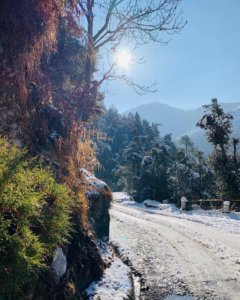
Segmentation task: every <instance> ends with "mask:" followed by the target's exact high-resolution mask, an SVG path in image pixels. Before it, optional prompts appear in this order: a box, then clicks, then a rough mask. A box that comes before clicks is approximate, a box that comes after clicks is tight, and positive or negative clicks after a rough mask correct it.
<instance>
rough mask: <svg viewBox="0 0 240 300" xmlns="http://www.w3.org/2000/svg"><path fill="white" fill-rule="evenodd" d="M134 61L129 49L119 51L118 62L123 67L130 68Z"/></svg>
mask: <svg viewBox="0 0 240 300" xmlns="http://www.w3.org/2000/svg"><path fill="white" fill-rule="evenodd" d="M132 62H133V56H132V53H131V52H130V51H129V50H128V49H123V50H121V51H119V52H118V53H117V55H116V64H117V65H118V66H119V67H120V68H122V69H128V68H129V67H130V66H131V64H132Z"/></svg>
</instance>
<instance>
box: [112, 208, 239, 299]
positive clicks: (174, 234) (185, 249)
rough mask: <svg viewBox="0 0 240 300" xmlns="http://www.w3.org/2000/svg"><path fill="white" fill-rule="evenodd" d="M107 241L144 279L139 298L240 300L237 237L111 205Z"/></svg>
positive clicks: (212, 229)
mask: <svg viewBox="0 0 240 300" xmlns="http://www.w3.org/2000/svg"><path fill="white" fill-rule="evenodd" d="M110 235H111V239H112V240H113V241H115V242H117V243H118V244H119V245H120V247H122V249H124V254H125V255H126V256H128V257H129V259H130V261H131V262H132V264H133V267H134V268H135V269H137V270H138V271H139V272H140V273H141V274H143V277H144V278H145V279H146V290H145V291H144V292H143V293H142V299H146V300H147V299H151V300H152V299H159V300H160V299H164V298H165V297H166V296H167V295H171V294H175V295H186V294H190V295H192V296H193V298H194V299H210V300H211V299H216V300H223V299H226V300H239V299H240V235H239V234H236V233H235V234H234V233H231V232H227V231H226V230H225V229H224V228H223V229H222V230H221V229H219V228H214V227H213V226H211V225H208V224H202V223H199V222H194V221H189V220H185V219H179V218H176V217H174V216H172V217H171V216H162V215H155V214H151V213H149V212H145V211H142V210H139V209H137V208H133V207H124V206H123V205H120V204H114V205H113V208H112V210H111V233H110Z"/></svg>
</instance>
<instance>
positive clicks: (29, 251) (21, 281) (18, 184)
mask: <svg viewBox="0 0 240 300" xmlns="http://www.w3.org/2000/svg"><path fill="white" fill-rule="evenodd" d="M71 205H72V198H71V196H70V195H69V190H68V189H67V188H66V187H65V186H63V185H60V184H57V183H56V182H55V180H54V178H53V175H52V173H51V171H50V170H48V169H43V168H41V167H40V165H39V164H38V162H37V160H36V159H32V160H29V159H27V158H26V153H25V152H24V151H23V150H20V149H18V148H16V147H12V146H9V145H8V143H7V142H6V141H5V140H4V139H0V294H1V296H2V297H4V299H5V298H6V299H9V298H10V299H11V298H13V297H14V295H20V294H21V291H22V289H23V288H24V286H25V285H27V284H28V282H30V280H31V282H32V281H33V280H34V278H35V279H36V278H37V275H38V272H39V271H40V270H42V269H43V268H45V267H46V266H47V262H48V261H50V259H51V258H52V255H53V252H54V249H55V247H56V245H62V244H64V243H66V242H67V239H68V237H69V232H70V230H71V228H70V210H71ZM1 299H2V298H1ZM14 299H15V298H14Z"/></svg>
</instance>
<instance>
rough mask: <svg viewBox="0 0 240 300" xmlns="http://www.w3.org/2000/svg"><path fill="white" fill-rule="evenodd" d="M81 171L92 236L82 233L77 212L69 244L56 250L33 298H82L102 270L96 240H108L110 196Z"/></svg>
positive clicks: (108, 190) (87, 174) (97, 180)
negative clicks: (50, 266)
mask: <svg viewBox="0 0 240 300" xmlns="http://www.w3.org/2000/svg"><path fill="white" fill-rule="evenodd" d="M81 172H82V173H83V175H84V177H85V180H86V195H87V198H88V218H89V223H90V227H91V231H92V233H91V232H89V231H83V229H82V226H81V222H80V219H79V214H78V212H76V214H75V215H74V220H73V224H74V228H73V233H72V239H71V241H70V244H69V245H68V246H67V247H65V248H64V249H61V248H60V247H58V248H57V249H56V252H55V257H54V260H53V262H52V269H53V270H52V271H50V272H47V273H44V274H42V276H41V278H40V280H39V283H38V286H37V288H36V290H35V293H34V294H35V295H34V296H33V297H31V298H32V299H38V300H44V299H78V300H81V299H84V296H83V292H84V290H85V289H86V288H87V287H88V285H89V284H90V283H91V282H92V281H94V280H96V279H97V278H99V277H100V276H101V275H102V273H103V271H104V269H105V263H104V261H103V260H102V258H101V255H100V252H99V249H98V246H97V244H96V238H97V239H103V240H108V239H109V221H110V217H109V211H108V209H109V207H110V204H111V201H112V193H111V191H110V189H109V188H108V186H107V184H106V183H104V182H103V181H100V180H99V179H97V178H96V177H95V176H94V175H92V174H91V173H89V172H88V171H86V170H81Z"/></svg>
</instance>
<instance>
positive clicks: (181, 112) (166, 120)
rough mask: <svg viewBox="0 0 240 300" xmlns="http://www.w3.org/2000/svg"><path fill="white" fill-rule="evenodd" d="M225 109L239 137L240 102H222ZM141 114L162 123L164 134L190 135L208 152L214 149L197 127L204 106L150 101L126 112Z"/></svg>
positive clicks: (201, 148) (198, 145) (200, 147)
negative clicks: (231, 115) (193, 107)
mask: <svg viewBox="0 0 240 300" xmlns="http://www.w3.org/2000/svg"><path fill="white" fill-rule="evenodd" d="M220 104H221V106H222V108H223V109H224V111H226V112H229V113H232V114H233V116H234V120H233V133H234V136H237V137H239V129H240V127H239V123H238V116H239V111H240V108H239V107H240V103H239V102H235V103H220ZM129 112H131V113H133V114H135V113H136V112H138V113H139V115H140V116H141V117H142V118H144V119H146V120H148V121H149V122H150V123H151V122H154V123H157V124H161V125H160V126H161V127H160V130H161V132H162V134H169V133H171V134H172V138H173V140H174V141H176V140H178V139H179V138H180V137H181V136H183V135H188V136H189V137H190V138H191V139H192V141H193V142H194V144H195V145H196V146H197V147H198V148H199V149H200V150H201V151H203V152H205V153H206V154H210V153H211V151H212V147H211V145H209V144H208V142H207V139H206V137H205V136H204V134H203V132H202V131H201V130H200V129H199V128H197V127H196V126H195V125H196V120H198V119H199V118H200V117H201V116H202V115H203V113H204V108H203V107H199V108H196V109H189V110H185V109H179V108H176V107H173V106H170V105H166V104H162V103H149V104H145V105H140V106H137V107H135V108H132V109H130V110H129V111H127V112H125V114H126V115H127V114H128V113H129Z"/></svg>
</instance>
